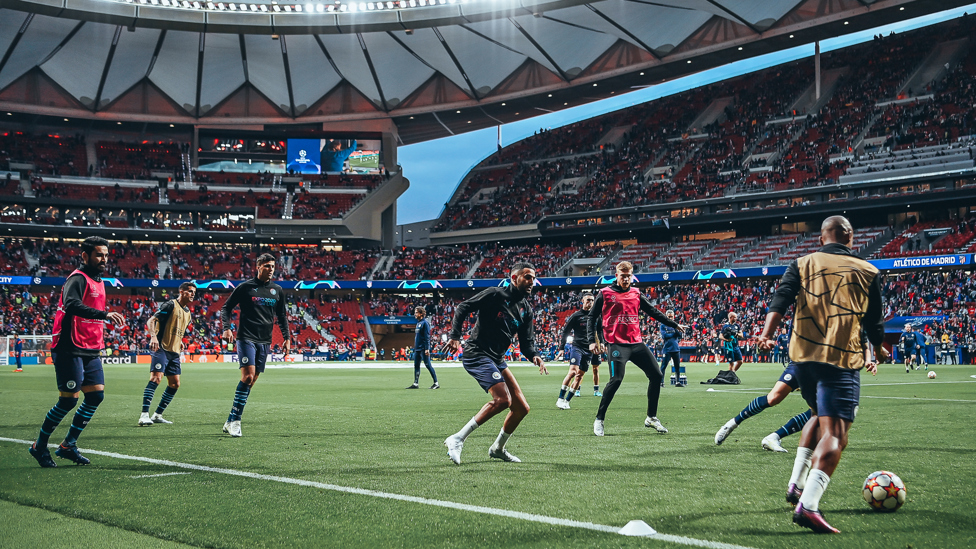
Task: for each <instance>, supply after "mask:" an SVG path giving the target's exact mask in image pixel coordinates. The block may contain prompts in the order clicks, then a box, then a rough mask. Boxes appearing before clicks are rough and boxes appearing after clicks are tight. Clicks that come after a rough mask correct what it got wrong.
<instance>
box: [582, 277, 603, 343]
mask: <svg viewBox="0 0 976 549" xmlns="http://www.w3.org/2000/svg"><path fill="white" fill-rule="evenodd" d="M586 339H587V340H588V341H590V352H591V353H596V354H600V353H602V352H603V343H602V342H603V293H602V292H601V293H598V294H596V299H594V300H593V307H591V308H590V314H588V315H586Z"/></svg>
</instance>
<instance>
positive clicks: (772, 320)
mask: <svg viewBox="0 0 976 549" xmlns="http://www.w3.org/2000/svg"><path fill="white" fill-rule="evenodd" d="M879 288H880V286H879ZM799 293H800V268H799V267H798V266H797V264H796V261H794V262H793V263H790V266H789V267H787V268H786V272H785V273H783V278H781V279H780V281H779V285H778V286H776V292H774V293H773V301H772V303H770V304H769V312H768V313H766V324H765V325H764V326H763V331H762V335H760V336H759V346H760V348H762V349H771V348H772V340H771V339H770V338H771V337H772V336H773V334H775V333H776V329H777V328H779V325H780V323H781V322H782V321H783V315H784V314H786V311H788V310H789V308H790V307H792V306H793V304H794V303H796V296H797V295H798V294H799Z"/></svg>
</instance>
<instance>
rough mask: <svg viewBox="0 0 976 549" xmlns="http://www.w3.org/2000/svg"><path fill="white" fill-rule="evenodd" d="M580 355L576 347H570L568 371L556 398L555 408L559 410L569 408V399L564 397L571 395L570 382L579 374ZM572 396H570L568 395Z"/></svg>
mask: <svg viewBox="0 0 976 549" xmlns="http://www.w3.org/2000/svg"><path fill="white" fill-rule="evenodd" d="M580 355H581V353H580V352H579V350H578V349H576V348H575V347H571V348H570V350H569V357H568V358H569V371H568V372H566V377H565V378H563V384H562V385H561V386H560V387H559V398H557V399H556V408H559V409H560V410H568V409H569V405H568V403H569V400H568V399H567V398H566V394H567V393H569V394H570V395H572V392H571V391H572V390H573V389H572V387H571V386H572V383H573V379H575V378H576V376H577V375H578V374H579V361H580ZM570 398H572V397H570Z"/></svg>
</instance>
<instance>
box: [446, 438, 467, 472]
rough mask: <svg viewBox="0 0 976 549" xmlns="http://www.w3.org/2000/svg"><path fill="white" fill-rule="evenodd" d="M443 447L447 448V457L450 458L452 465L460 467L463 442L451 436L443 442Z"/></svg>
mask: <svg viewBox="0 0 976 549" xmlns="http://www.w3.org/2000/svg"><path fill="white" fill-rule="evenodd" d="M444 446H447V457H449V458H451V461H453V462H454V463H456V464H458V465H461V449H462V448H464V441H463V440H461V439H460V438H458V437H457V436H455V435H451V436H449V437H447V440H445V441H444Z"/></svg>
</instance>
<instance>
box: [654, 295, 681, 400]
mask: <svg viewBox="0 0 976 549" xmlns="http://www.w3.org/2000/svg"><path fill="white" fill-rule="evenodd" d="M664 315H665V316H666V317H668V319H669V320H674V311H672V310H671V309H668V312H666V313H664ZM658 331H659V332H660V333H661V340H662V341H663V342H664V347H663V348H662V352H663V353H664V362H663V363H662V364H661V386H662V387H663V386H664V379H665V377H666V374H667V372H668V363H669V362H670V363H671V372H672V373H674V386H675V387H684V386H685V384H684V383H682V382H681V349H680V348H679V347H678V340H680V339H681V332H679V331H678V330H676V329H675V328H672V327H671V326H668V325H666V324H661V325H660V327H659V328H658Z"/></svg>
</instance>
